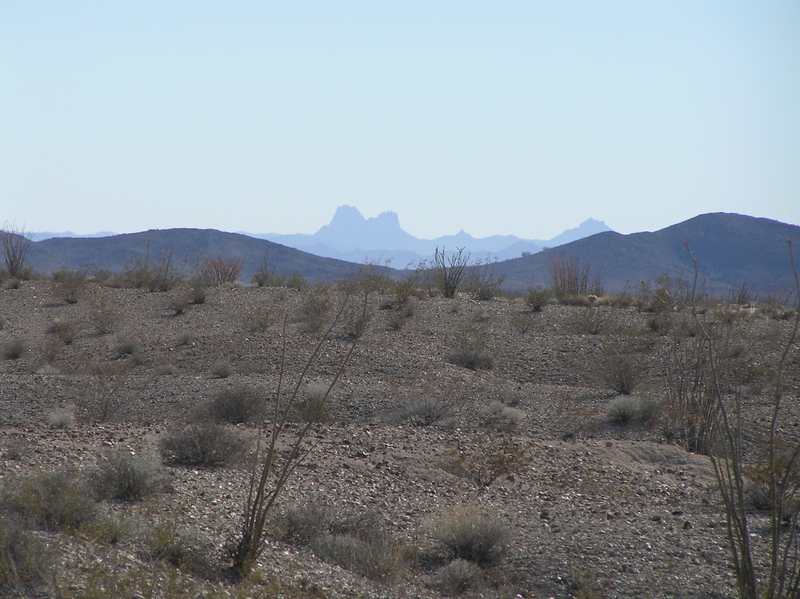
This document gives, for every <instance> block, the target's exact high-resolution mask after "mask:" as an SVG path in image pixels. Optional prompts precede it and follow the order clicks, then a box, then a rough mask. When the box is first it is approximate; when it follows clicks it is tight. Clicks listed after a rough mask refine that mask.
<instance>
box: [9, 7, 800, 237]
mask: <svg viewBox="0 0 800 599" xmlns="http://www.w3.org/2000/svg"><path fill="white" fill-rule="evenodd" d="M0 89H3V90H4V91H3V93H2V94H0V138H1V139H2V140H3V142H2V143H0V221H2V222H4V221H12V222H16V224H17V225H18V226H24V227H25V228H26V229H27V230H29V231H54V232H64V231H74V232H75V233H77V234H81V235H85V234H92V233H95V232H98V231H114V232H117V233H128V232H135V231H141V230H146V229H151V228H158V229H167V228H174V227H189V228H214V229H219V230H224V231H248V232H251V233H278V234H291V233H314V232H315V231H317V230H318V229H319V228H320V227H321V226H323V225H325V224H327V223H328V222H330V219H331V217H332V215H333V213H334V211H335V209H336V208H337V207H338V206H340V205H343V204H348V205H352V206H356V207H357V208H358V209H359V211H360V212H361V213H362V214H363V216H364V217H366V218H371V217H375V216H377V215H378V214H379V213H381V212H385V211H389V210H391V211H394V212H397V213H398V214H399V216H400V222H401V226H402V227H403V229H404V230H405V231H407V232H408V233H410V234H411V235H414V236H415V237H418V238H422V239H433V238H436V237H440V236H443V235H452V234H455V233H457V232H458V231H459V230H462V229H463V230H465V231H466V232H468V233H469V234H470V235H472V236H474V237H488V236H491V235H515V236H517V237H521V238H524V239H548V238H552V237H553V236H555V235H558V234H559V233H560V232H562V231H564V230H565V229H570V228H574V227H576V226H577V225H578V224H579V223H580V222H582V221H584V220H586V219H587V218H595V219H597V220H601V221H604V222H605V223H606V224H607V225H608V226H609V227H610V228H612V229H614V230H615V231H618V232H620V233H633V232H640V231H655V230H659V229H662V228H664V227H667V226H670V225H673V224H676V223H678V222H682V221H684V220H687V219H689V218H692V217H694V216H697V215H699V214H703V213H708V212H734V213H739V214H745V215H748V216H754V217H765V218H770V219H773V220H778V221H781V222H786V223H790V224H800V198H798V195H799V194H798V191H800V169H798V168H797V164H800V111H798V110H797V107H798V106H800V4H797V3H794V2H788V1H787V2H771V3H747V2H727V3H718V2H708V1H692V2H689V1H677V2H671V3H668V4H656V3H639V4H635V3H627V2H616V1H611V2H605V3H596V2H590V1H588V0H578V1H576V2H572V3H568V4H567V3H544V2H529V3H515V2H492V3H488V2H469V3H461V2H459V3H455V2H440V3H423V2H414V1H412V2H406V3H402V4H389V3H375V4H363V3H356V2H348V1H343V2H337V3H318V2H303V1H297V2H269V1H268V2H246V1H235V0H234V1H231V2H226V3H220V2H213V1H203V2H195V3H180V2H178V3H150V2H145V3H140V2H136V3H134V2H129V1H121V2H114V3H104V2H81V3H76V2H66V1H62V2H58V1H55V2H49V3H46V4H37V3H29V2H22V1H18V0H11V1H9V2H4V3H2V4H1V5H0Z"/></svg>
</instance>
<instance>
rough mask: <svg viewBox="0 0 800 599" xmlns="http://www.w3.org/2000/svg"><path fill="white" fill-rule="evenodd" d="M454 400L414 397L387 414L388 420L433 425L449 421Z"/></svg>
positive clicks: (415, 424)
mask: <svg viewBox="0 0 800 599" xmlns="http://www.w3.org/2000/svg"><path fill="white" fill-rule="evenodd" d="M454 407H455V402H454V401H453V400H452V399H446V398H441V397H430V396H423V397H415V398H413V399H410V400H408V401H406V402H404V403H403V404H402V405H401V406H400V407H399V408H398V409H397V410H395V411H394V412H392V413H391V414H390V415H389V421H397V422H408V423H409V424H411V425H412V426H433V425H438V424H447V423H449V422H450V421H451V420H452V418H453V414H454Z"/></svg>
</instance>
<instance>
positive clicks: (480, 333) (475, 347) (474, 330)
mask: <svg viewBox="0 0 800 599" xmlns="http://www.w3.org/2000/svg"><path fill="white" fill-rule="evenodd" d="M445 358H446V360H447V361H448V362H450V363H451V364H455V365H456V366H463V367H464V368H469V369H470V370H491V369H492V368H493V367H494V357H493V356H492V353H491V351H490V350H489V345H488V341H487V335H486V331H485V330H483V329H481V328H478V327H471V326H466V325H464V326H461V327H459V329H458V331H457V332H456V334H455V338H454V339H453V348H452V349H451V350H450V352H448V354H447V355H446V357H445Z"/></svg>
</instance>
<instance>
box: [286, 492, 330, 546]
mask: <svg viewBox="0 0 800 599" xmlns="http://www.w3.org/2000/svg"><path fill="white" fill-rule="evenodd" d="M332 520H333V519H332V517H331V510H330V508H328V507H327V506H325V505H323V504H321V503H318V502H307V503H303V504H299V505H297V504H295V505H292V506H290V507H289V508H288V509H286V511H284V512H283V513H281V514H279V515H278V516H276V517H275V519H274V521H273V525H274V527H275V529H276V531H277V532H278V535H279V536H280V538H281V539H283V540H284V541H288V542H290V543H293V544H295V545H300V546H305V545H308V544H309V543H311V541H312V540H314V539H315V538H317V537H319V536H321V535H324V534H328V533H329V532H330V525H331V522H332Z"/></svg>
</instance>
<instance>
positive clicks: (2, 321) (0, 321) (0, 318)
mask: <svg viewBox="0 0 800 599" xmlns="http://www.w3.org/2000/svg"><path fill="white" fill-rule="evenodd" d="M4 328H6V319H5V317H3V316H0V331H2V330H3V329H4Z"/></svg>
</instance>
